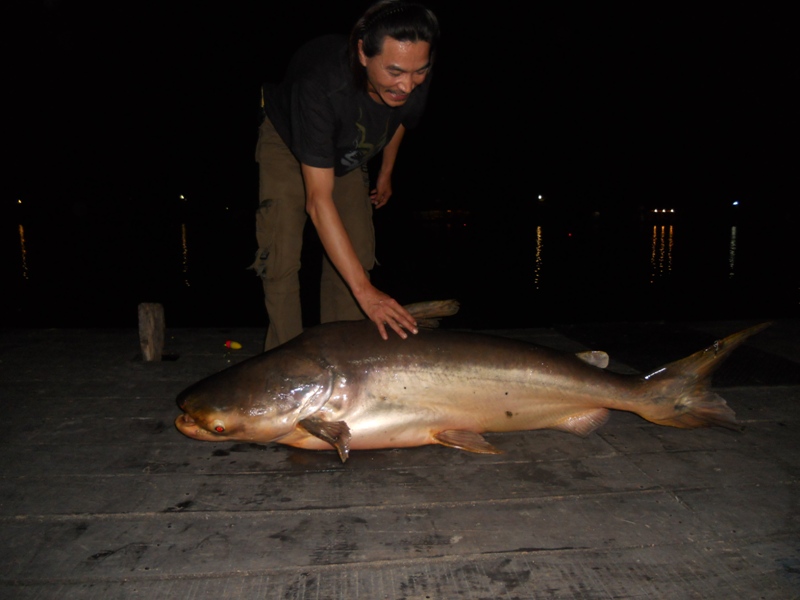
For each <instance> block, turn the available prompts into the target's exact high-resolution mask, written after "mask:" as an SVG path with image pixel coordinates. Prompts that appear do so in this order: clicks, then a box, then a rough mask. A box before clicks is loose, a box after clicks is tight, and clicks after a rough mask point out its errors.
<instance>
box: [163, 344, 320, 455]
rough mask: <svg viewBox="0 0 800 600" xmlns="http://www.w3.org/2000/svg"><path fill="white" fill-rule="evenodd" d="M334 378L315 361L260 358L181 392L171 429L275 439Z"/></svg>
mask: <svg viewBox="0 0 800 600" xmlns="http://www.w3.org/2000/svg"><path fill="white" fill-rule="evenodd" d="M334 379H335V377H334V375H333V374H332V373H331V372H330V370H329V369H327V368H326V367H325V365H321V364H320V363H319V362H317V361H314V360H310V359H307V358H304V357H301V356H294V355H291V354H286V353H283V354H281V353H277V354H270V353H267V354H263V355H261V356H258V357H255V358H253V359H250V360H247V361H244V362H242V363H240V364H239V365H235V366H233V367H230V368H229V369H226V370H224V371H221V372H219V373H217V374H215V375H212V376H210V377H207V378H206V379H203V380H201V381H199V382H197V383H195V384H194V385H192V386H190V387H188V388H186V389H185V390H184V391H182V392H181V393H180V394H179V395H178V398H177V403H178V407H179V408H180V409H181V410H182V411H183V412H182V413H181V414H180V415H178V417H177V418H176V419H175V426H176V427H177V428H178V430H179V431H180V432H181V433H183V434H184V435H186V436H188V437H190V438H193V439H196V440H201V441H212V442H224V441H243V442H245V441H246V442H256V443H268V442H273V441H277V440H279V439H280V438H282V437H284V436H286V435H289V434H290V433H292V432H293V431H294V430H295V428H296V427H297V423H298V422H299V421H300V420H302V419H304V418H306V417H307V416H309V415H310V414H313V413H314V412H316V411H317V410H319V409H320V408H322V407H323V406H324V405H325V403H326V402H327V401H328V399H329V398H330V396H331V392H332V390H333V381H334Z"/></svg>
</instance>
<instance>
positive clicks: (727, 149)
mask: <svg viewBox="0 0 800 600" xmlns="http://www.w3.org/2000/svg"><path fill="white" fill-rule="evenodd" d="M692 4H703V3H692ZM429 5H430V6H431V7H432V8H433V9H434V10H435V11H436V12H437V14H438V16H439V18H440V20H441V24H442V29H443V41H442V49H441V54H440V57H439V59H440V60H439V62H438V64H437V65H436V73H435V79H434V87H433V89H432V95H431V104H430V107H429V110H428V112H427V113H426V116H425V119H424V121H423V122H422V125H421V127H420V128H419V129H418V130H417V131H415V132H413V133H412V134H410V135H409V136H408V138H407V140H406V142H405V144H404V148H403V150H402V152H401V157H400V159H399V163H398V170H397V171H398V175H397V178H398V179H397V181H396V193H397V194H405V196H406V197H407V198H408V201H409V202H412V203H413V202H416V203H419V204H422V205H424V204H426V203H431V202H434V203H435V202H445V203H447V204H459V203H466V204H472V205H474V204H475V203H481V202H485V200H486V198H487V197H488V198H490V199H491V202H492V203H493V204H496V203H497V202H501V201H504V200H505V201H507V202H508V203H509V206H510V207H511V208H512V209H513V206H514V202H517V201H519V199H520V198H524V199H527V198H529V197H530V196H531V195H532V194H534V193H540V192H541V191H544V192H545V193H548V194H553V195H560V196H563V197H571V198H576V199H580V198H586V197H592V198H596V199H605V200H606V201H607V202H634V203H635V202H640V203H641V202H642V198H646V199H647V201H653V202H657V201H658V200H660V199H664V198H671V199H676V198H680V199H681V200H682V201H683V202H686V203H698V202H728V201H729V200H730V199H731V198H736V199H743V200H753V201H755V202H757V203H759V204H764V203H766V204H769V205H770V206H778V204H777V202H778V200H779V199H785V198H787V197H788V195H789V193H790V191H789V190H786V189H785V188H784V187H783V186H784V184H785V183H786V182H787V181H788V180H789V179H790V175H791V174H792V173H793V171H794V170H795V169H796V167H795V160H794V157H792V156H791V153H790V152H789V150H790V140H794V139H796V137H795V132H796V127H797V117H796V112H797V111H796V102H795V101H793V100H792V98H793V95H792V93H791V92H790V90H791V89H793V88H794V86H795V85H796V84H797V79H798V77H797V75H798V72H797V61H796V56H797V55H796V50H797V47H796V42H795V41H794V39H793V35H790V33H791V32H790V23H791V22H792V20H791V19H790V18H789V16H788V14H786V13H785V12H784V10H783V9H778V8H775V7H776V6H777V4H772V3H766V4H765V3H758V4H756V3H748V2H730V3H727V5H726V6H724V7H722V8H714V9H712V8H697V7H696V6H691V4H690V3H672V2H670V3H666V2H647V3H643V2H607V3H598V2H538V3H525V4H521V3H510V2H509V3H500V4H497V3H494V4H491V5H487V6H491V7H492V10H486V9H481V7H480V5H474V6H475V8H473V7H472V6H473V5H469V6H470V7H469V8H467V4H466V3H463V2H442V1H437V2H430V3H429ZM12 6H15V9H16V10H17V18H16V19H11V20H9V22H8V25H7V27H8V26H10V25H11V23H13V26H12V27H13V31H12V36H11V38H10V40H11V51H10V53H9V56H11V57H12V60H11V65H10V67H11V68H10V71H9V72H10V75H11V80H12V81H14V85H13V86H11V88H12V89H13V94H12V104H11V108H12V110H11V111H10V114H9V113H7V117H9V116H10V117H11V118H10V119H9V118H7V123H6V127H9V128H10V135H8V136H4V137H5V139H6V141H7V143H9V144H10V146H11V153H10V154H11V155H12V156H13V161H12V165H11V166H12V171H11V173H12V175H13V177H12V182H13V186H14V187H13V189H12V190H10V193H11V197H16V196H20V195H26V196H31V195H32V196H34V197H38V198H40V199H43V200H44V201H46V202H57V203H60V202H63V201H64V199H65V197H66V198H71V197H74V196H76V195H80V196H82V197H84V198H87V202H95V201H96V202H98V203H101V204H104V203H111V204H112V205H113V204H116V203H117V202H124V201H125V198H126V197H127V198H139V199H140V200H139V201H141V198H143V197H148V196H150V195H154V194H153V191H154V190H167V189H168V190H170V193H172V190H177V191H182V192H184V193H186V192H188V193H195V194H197V193H203V194H206V195H207V196H208V197H209V198H213V199H215V200H209V201H220V202H226V203H229V202H234V203H242V204H246V205H247V207H248V210H250V207H251V206H252V203H253V202H255V191H254V190H255V185H256V180H255V177H256V172H255V166H254V164H253V162H252V154H253V145H254V142H255V128H256V102H257V93H258V92H257V89H258V84H259V83H260V81H261V80H262V79H264V78H278V77H280V74H281V73H282V70H283V67H284V65H285V63H286V61H287V60H288V57H289V56H290V54H291V52H292V50H293V49H294V48H295V47H296V46H297V45H298V44H299V43H301V42H302V41H304V40H305V39H307V38H309V37H312V36H314V35H317V34H320V33H324V32H328V31H341V32H346V31H347V30H348V28H349V27H350V25H351V24H352V22H353V21H354V20H355V19H356V18H357V16H358V15H359V14H360V13H361V11H362V10H363V8H364V7H365V6H366V3H364V2H348V3H338V2H330V1H324V2H316V1H311V2H288V3H285V6H281V5H279V3H277V2H267V1H263V2H258V3H256V2H237V1H236V0H228V1H226V2H215V1H211V2H189V1H187V0H174V1H170V2H163V1H155V0H142V1H140V2H135V3H134V2H128V3H121V2H99V1H86V0H47V1H45V2H36V3H32V2H18V3H15V4H12ZM794 98H796V97H794ZM8 154H9V153H8V152H7V155H8ZM791 193H792V194H795V195H796V192H795V191H794V190H791ZM7 197H8V196H7ZM766 204H764V205H766Z"/></svg>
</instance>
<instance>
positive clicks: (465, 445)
mask: <svg viewBox="0 0 800 600" xmlns="http://www.w3.org/2000/svg"><path fill="white" fill-rule="evenodd" d="M433 439H435V440H436V441H437V442H439V443H440V444H441V445H442V446H448V447H450V448H458V449H459V450H466V451H467V452H477V453H478V454H503V451H502V450H498V449H497V448H495V447H494V446H492V445H491V444H490V443H489V442H487V441H486V440H485V439H483V436H482V435H481V434H480V433H475V432H474V431H467V430H465V429H448V430H447V431H440V432H439V433H437V434H435V435H434V436H433Z"/></svg>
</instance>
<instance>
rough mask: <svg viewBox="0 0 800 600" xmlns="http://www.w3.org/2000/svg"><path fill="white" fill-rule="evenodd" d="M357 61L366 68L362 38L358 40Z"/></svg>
mask: <svg viewBox="0 0 800 600" xmlns="http://www.w3.org/2000/svg"><path fill="white" fill-rule="evenodd" d="M358 62H360V63H361V66H362V67H364V68H366V66H367V55H366V54H364V40H358Z"/></svg>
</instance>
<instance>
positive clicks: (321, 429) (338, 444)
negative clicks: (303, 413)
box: [298, 417, 350, 462]
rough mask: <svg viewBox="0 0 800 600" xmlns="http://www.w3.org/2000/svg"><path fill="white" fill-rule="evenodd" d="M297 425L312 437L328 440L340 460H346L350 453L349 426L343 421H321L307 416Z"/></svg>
mask: <svg viewBox="0 0 800 600" xmlns="http://www.w3.org/2000/svg"><path fill="white" fill-rule="evenodd" d="M298 425H299V426H300V427H302V428H303V429H304V430H306V431H307V432H308V433H310V434H311V435H313V436H314V437H317V438H319V439H321V440H322V441H323V442H328V443H329V444H330V445H331V446H333V447H334V448H336V451H337V452H338V453H339V458H341V459H342V462H345V461H346V460H347V457H348V456H349V455H350V428H349V427H348V426H347V423H345V422H344V421H323V420H322V419H316V418H314V417H309V418H307V419H303V420H301V421H300V422H299V423H298Z"/></svg>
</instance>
